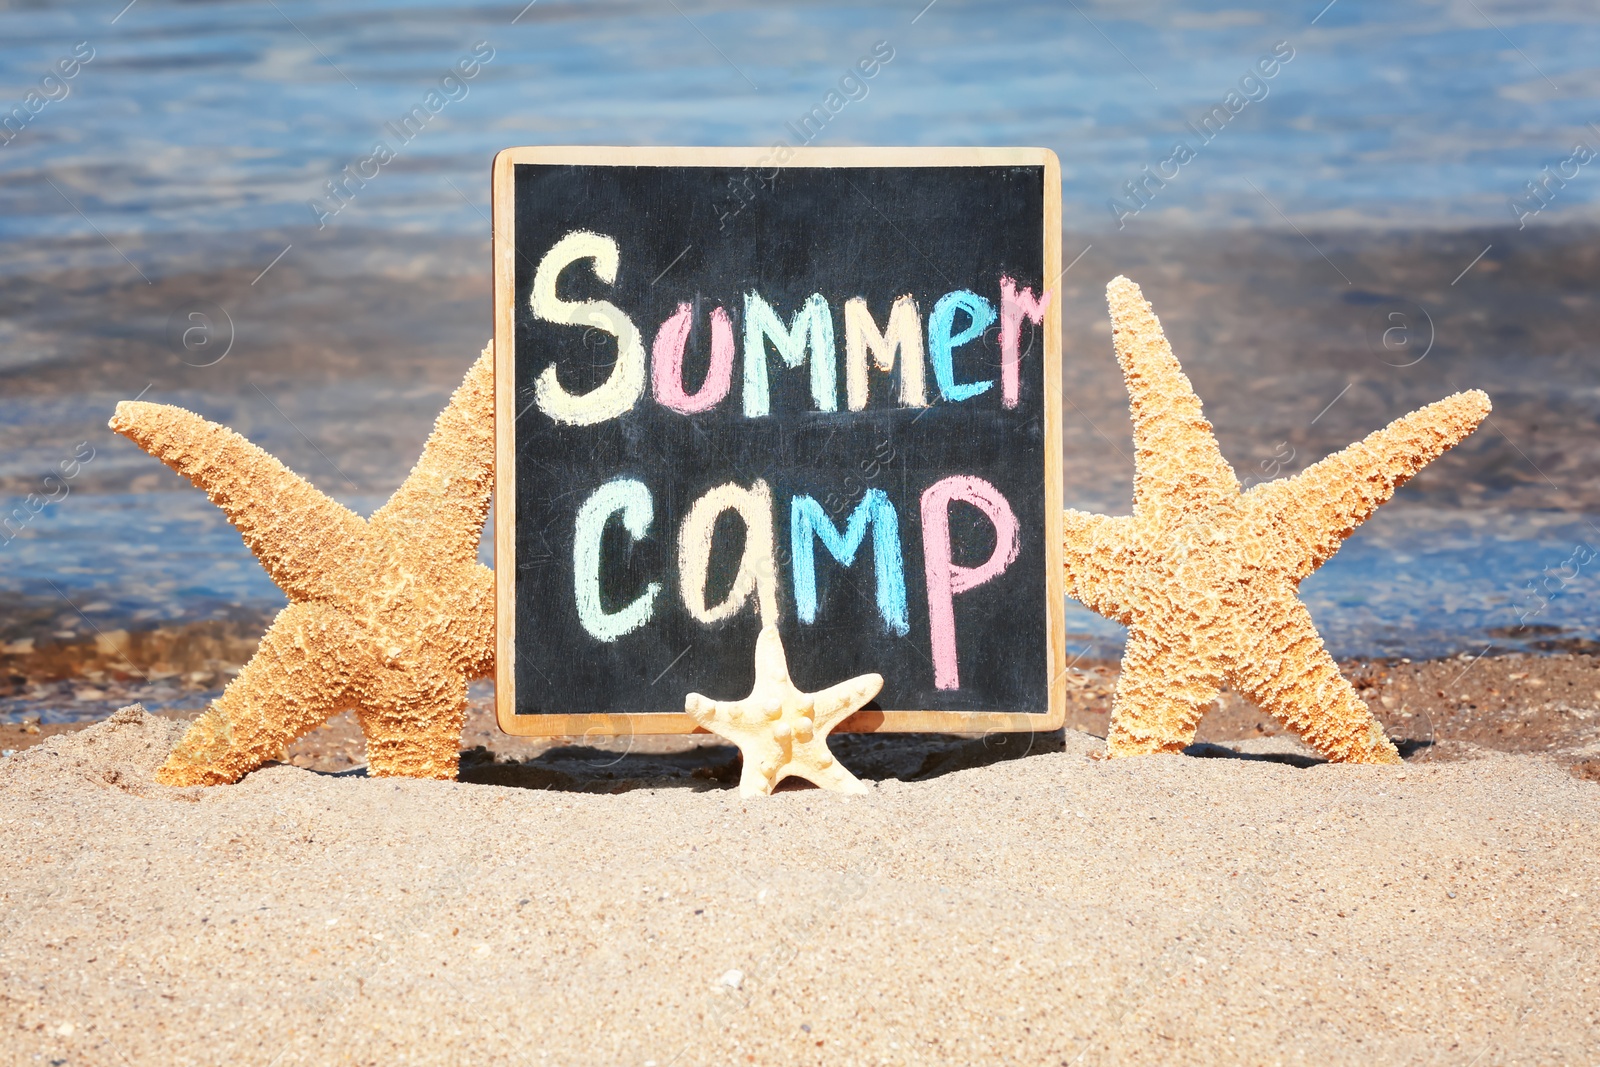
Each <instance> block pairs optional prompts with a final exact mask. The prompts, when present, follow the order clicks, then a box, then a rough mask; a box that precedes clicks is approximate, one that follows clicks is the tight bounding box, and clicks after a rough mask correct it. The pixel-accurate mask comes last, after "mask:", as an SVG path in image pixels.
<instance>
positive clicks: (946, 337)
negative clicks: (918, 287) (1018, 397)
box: [928, 289, 994, 401]
mask: <svg viewBox="0 0 1600 1067" xmlns="http://www.w3.org/2000/svg"><path fill="white" fill-rule="evenodd" d="M958 309H959V310H961V311H965V312H966V313H967V318H968V319H969V320H971V321H970V322H968V324H967V328H966V329H964V330H962V331H961V332H960V333H956V334H952V333H951V332H950V328H951V327H952V326H954V325H955V319H956V311H957V310H958ZM993 321H994V305H993V304H991V303H989V301H987V300H985V299H984V298H983V297H981V296H979V295H978V294H977V293H974V292H973V291H972V290H970V289H957V290H956V291H955V292H953V293H946V294H944V295H943V296H941V297H940V298H939V302H938V303H937V304H935V305H934V306H933V314H932V315H929V316H928V358H929V362H931V363H932V364H933V377H934V380H935V381H937V382H938V383H939V395H940V396H942V397H944V398H945V399H946V400H951V401H955V400H971V399H972V398H973V397H975V396H978V395H979V394H981V393H987V392H988V391H989V390H990V389H992V388H993V387H994V379H993V378H991V379H989V380H988V381H986V382H968V383H967V384H965V385H957V384H956V371H955V366H954V365H953V364H952V363H951V361H950V353H951V351H952V350H954V349H957V348H960V347H961V346H962V345H964V344H966V343H967V342H968V341H973V340H976V339H977V338H979V337H982V336H983V331H984V330H987V329H988V328H989V324H990V323H991V322H993Z"/></svg>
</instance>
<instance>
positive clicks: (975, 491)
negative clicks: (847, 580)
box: [572, 474, 1021, 689]
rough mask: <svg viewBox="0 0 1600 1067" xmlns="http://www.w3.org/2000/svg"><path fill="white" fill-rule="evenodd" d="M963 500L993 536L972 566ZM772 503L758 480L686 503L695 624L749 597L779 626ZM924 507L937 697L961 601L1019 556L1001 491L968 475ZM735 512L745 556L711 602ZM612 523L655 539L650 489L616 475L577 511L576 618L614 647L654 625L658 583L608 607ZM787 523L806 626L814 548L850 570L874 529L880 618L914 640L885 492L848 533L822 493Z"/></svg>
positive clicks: (944, 486) (948, 667) (869, 499)
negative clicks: (967, 560) (958, 539)
mask: <svg viewBox="0 0 1600 1067" xmlns="http://www.w3.org/2000/svg"><path fill="white" fill-rule="evenodd" d="M958 501H959V502H961V503H965V504H970V505H971V506H972V507H974V508H976V509H977V510H978V511H979V512H980V513H981V514H982V515H983V516H984V518H985V519H987V520H988V522H989V523H990V525H991V526H993V528H994V550H993V552H991V553H990V555H989V558H988V559H987V560H985V561H984V562H983V563H982V564H980V565H979V566H976V567H966V566H962V565H960V564H958V563H956V562H954V560H953V558H952V551H951V543H950V508H951V505H952V504H955V503H956V502H958ZM773 504H774V501H773V496H772V491H771V489H770V488H769V487H768V486H767V483H766V482H765V481H762V480H760V479H757V480H756V481H755V482H754V483H753V484H752V485H750V486H749V487H748V488H747V487H745V486H741V485H739V484H738V483H736V482H728V483H725V484H723V485H719V486H716V487H715V488H713V489H709V490H707V491H706V492H705V493H703V494H702V495H701V496H700V497H699V499H697V500H695V501H694V503H693V504H691V505H690V507H689V510H688V512H687V514H685V516H684V519H683V523H682V525H681V526H680V527H679V530H678V553H677V564H678V588H679V595H680V596H681V598H682V600H683V606H684V608H685V610H687V611H688V613H689V615H690V616H691V617H692V618H694V619H695V621H697V622H700V623H703V624H705V625H708V626H709V625H714V624H716V623H719V622H721V621H722V620H724V619H727V618H730V617H732V616H733V615H736V614H738V613H739V612H740V611H742V610H744V609H745V608H746V607H747V606H748V605H749V604H750V603H751V601H754V603H755V607H756V610H757V611H758V612H759V613H760V616H761V622H762V625H764V626H765V625H768V624H770V623H776V622H777V621H778V583H779V581H780V580H781V577H780V575H779V573H778V564H777V563H776V561H775V556H774V549H775V547H776V545H775V538H774V534H773V528H774V522H773V519H774V509H773ZM919 511H920V512H921V515H920V518H921V521H922V558H923V571H924V575H923V576H924V578H925V579H926V587H927V595H928V621H929V645H930V650H931V653H932V655H931V659H932V661H933V679H934V685H935V686H936V687H937V688H939V689H959V688H961V673H960V669H959V664H958V656H957V653H956V616H955V598H956V596H957V595H958V594H960V593H964V592H967V591H968V590H971V589H976V588H977V587H978V586H980V585H983V584H984V583H985V582H988V581H991V580H993V579H994V578H997V577H998V576H999V575H1001V574H1003V573H1004V572H1005V570H1006V568H1007V567H1009V566H1010V565H1011V564H1012V562H1014V561H1015V560H1016V558H1017V554H1018V552H1019V551H1020V549H1021V539H1020V533H1021V530H1020V526H1019V524H1018V522H1017V518H1016V515H1015V513H1014V512H1013V511H1012V509H1011V505H1010V504H1009V503H1007V502H1006V498H1005V497H1004V496H1002V495H1001V493H1000V491H999V490H998V489H996V488H995V487H994V486H993V485H991V484H989V483H988V482H986V481H984V480H983V479H982V478H977V477H973V476H972V475H965V474H958V475H952V476H949V477H946V478H941V479H940V480H938V481H936V482H934V483H933V484H932V485H929V486H928V487H927V488H926V489H924V490H923V492H922V497H921V501H920V506H919ZM727 512H732V513H734V514H735V515H737V516H738V518H739V519H740V521H741V522H742V523H743V524H744V548H743V551H742V555H741V556H740V558H739V566H738V569H737V570H736V572H735V574H734V579H733V584H732V585H731V586H730V587H729V589H728V593H727V595H726V596H725V597H724V598H723V599H722V601H721V602H720V603H717V604H708V603H706V586H707V581H708V578H709V575H710V569H711V548H712V536H713V534H714V532H715V531H716V528H717V522H718V520H719V519H720V518H721V516H722V515H723V514H724V513H727ZM613 517H615V518H616V519H618V520H620V522H621V524H622V526H623V528H624V529H626V530H627V532H628V535H629V536H630V537H632V538H633V539H634V540H635V541H639V540H642V539H644V538H645V537H648V536H649V535H650V527H651V524H652V523H653V522H654V521H655V501H654V499H653V498H652V496H651V494H650V488H649V487H648V486H647V485H645V484H644V483H643V482H641V481H639V480H638V479H636V478H615V479H612V480H611V481H608V482H606V483H605V484H603V485H601V486H599V487H598V488H597V489H595V490H594V491H593V492H592V493H590V494H589V496H588V497H587V498H586V499H585V500H584V502H583V503H582V504H581V505H580V506H579V508H578V517H577V524H576V528H575V530H574V536H573V550H572V557H573V558H572V563H573V570H572V573H573V585H574V594H575V597H576V602H577V609H578V619H579V621H580V622H581V623H582V624H583V628H584V629H585V630H587V631H588V632H589V634H590V635H591V636H592V637H594V638H596V639H597V640H600V641H606V642H610V641H615V640H617V639H618V638H620V637H622V636H624V635H626V634H630V633H632V632H634V631H635V630H638V629H639V628H640V627H642V626H644V625H645V624H646V623H648V622H649V621H650V619H651V617H652V616H653V615H654V614H655V610H656V601H657V598H658V597H659V596H660V594H661V589H662V585H661V583H660V582H650V583H649V584H648V585H647V586H646V587H645V589H644V591H643V592H642V593H640V594H639V595H638V596H637V597H635V598H634V599H633V600H632V601H631V602H630V603H628V604H627V605H625V606H624V607H621V608H619V609H617V610H615V611H607V610H605V607H604V606H603V605H602V602H601V588H602V585H603V568H604V566H605V560H604V558H603V555H602V552H601V540H602V537H603V535H604V533H605V529H606V525H607V524H608V523H609V522H610V521H611V520H612V519H613ZM787 518H788V533H789V552H788V559H789V575H788V578H789V581H790V582H791V583H792V585H793V592H794V603H795V605H796V611H797V614H798V615H799V617H800V621H801V622H802V623H804V624H806V625H811V624H814V623H816V621H817V617H818V613H819V605H818V603H817V562H818V553H817V547H818V546H819V545H820V546H821V547H822V548H823V549H825V550H826V551H827V554H828V556H829V557H831V558H832V559H833V561H834V562H835V563H837V564H839V565H840V566H842V567H850V566H852V565H854V563H855V560H856V556H857V554H858V553H859V552H860V550H861V547H862V545H863V544H864V543H865V542H866V539H867V533H868V531H869V529H870V531H871V533H872V555H873V571H874V576H875V579H876V587H877V588H876V599H877V610H878V615H879V617H880V619H881V621H882V623H883V625H884V628H885V629H886V630H887V631H889V632H891V633H895V634H899V635H901V636H905V635H906V634H908V633H909V632H910V630H911V624H910V619H909V618H908V606H907V598H906V576H905V553H904V552H903V550H902V548H901V540H900V517H899V515H898V514H896V512H895V507H894V503H893V501H891V500H890V499H889V496H888V494H887V493H885V492H884V491H883V490H882V489H868V490H867V491H866V492H865V493H864V494H863V495H862V497H861V501H860V503H859V504H857V505H856V508H855V510H854V511H853V512H852V513H851V514H850V517H849V518H848V519H846V520H845V522H844V528H843V529H840V528H839V527H838V526H836V525H834V523H833V520H832V519H830V518H829V517H828V513H827V512H826V511H824V510H823V507H822V505H821V504H820V503H818V502H817V500H816V498H815V497H812V496H810V495H807V494H797V495H795V496H794V497H793V498H792V499H791V500H790V501H789V508H788V515H787Z"/></svg>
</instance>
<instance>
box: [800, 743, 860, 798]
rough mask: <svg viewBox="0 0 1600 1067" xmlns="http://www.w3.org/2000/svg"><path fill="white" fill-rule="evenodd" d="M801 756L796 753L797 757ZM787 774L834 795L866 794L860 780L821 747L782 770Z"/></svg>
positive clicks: (824, 747)
mask: <svg viewBox="0 0 1600 1067" xmlns="http://www.w3.org/2000/svg"><path fill="white" fill-rule="evenodd" d="M800 755H801V754H800V753H796V756H797V757H799V756H800ZM784 771H785V772H786V773H788V774H792V775H795V776H796V777H799V778H804V779H805V780H806V781H808V782H810V783H811V784H813V785H815V786H818V787H819V788H822V789H831V790H833V791H834V792H835V793H846V794H850V795H852V796H860V795H862V794H863V793H866V792H867V791H868V790H867V785H866V783H865V782H863V781H862V780H861V779H859V778H857V777H856V776H855V775H853V774H851V773H850V772H849V771H847V770H846V769H845V767H844V764H842V763H840V762H839V761H838V760H836V759H834V758H833V753H831V752H829V751H828V750H827V748H826V746H823V747H822V749H821V751H820V752H807V753H805V758H804V759H799V758H797V759H796V760H795V761H794V762H792V763H790V764H789V765H788V766H787V767H785V768H784Z"/></svg>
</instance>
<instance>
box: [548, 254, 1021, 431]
mask: <svg viewBox="0 0 1600 1067" xmlns="http://www.w3.org/2000/svg"><path fill="white" fill-rule="evenodd" d="M583 261H589V262H591V263H592V264H593V269H594V272H595V275H596V276H597V277H598V278H599V279H600V280H601V281H602V282H604V283H605V284H607V285H611V284H613V283H614V282H615V281H616V277H617V268H618V266H619V265H620V261H621V252H620V250H619V249H618V247H617V242H616V240H615V239H613V238H611V237H606V236H603V235H601V234H597V233H589V232H587V231H583V230H580V231H577V232H575V233H570V234H568V235H567V236H565V237H563V238H562V239H561V240H559V241H557V242H556V243H555V245H554V246H553V247H552V248H551V249H550V251H549V252H547V253H545V255H544V258H543V259H542V260H540V262H539V266H538V268H537V270H536V271H535V273H534V279H533V291H532V293H531V294H530V296H529V302H530V303H531V305H532V309H533V314H534V317H535V318H538V319H542V320H544V321H546V322H552V323H557V324H561V325H569V326H586V327H589V328H591V329H599V330H603V331H604V332H606V333H609V334H611V335H612V336H613V337H615V338H616V339H617V360H616V363H615V364H614V365H613V366H612V369H611V373H610V375H609V377H607V379H606V380H605V381H604V382H602V383H601V384H600V385H597V386H596V387H595V388H593V389H591V390H590V391H589V392H587V393H583V394H581V395H577V396H574V395H573V394H571V393H569V392H567V390H566V389H565V387H563V386H562V384H561V382H560V379H559V378H558V377H557V376H556V367H555V364H553V363H552V364H550V365H549V366H547V367H545V369H544V371H543V372H542V373H540V375H539V377H538V379H537V380H536V381H535V382H534V399H535V401H536V402H537V403H538V406H539V410H540V411H542V412H544V413H545V414H546V415H548V416H549V417H550V418H551V419H553V420H554V421H556V422H558V423H565V424H568V425H573V426H592V425H594V424H596V423H600V422H605V421H606V420H608V419H614V418H616V417H617V416H619V415H622V414H624V413H626V412H628V411H631V410H632V409H633V407H634V405H636V404H637V403H638V402H639V401H640V400H641V399H642V398H643V397H644V391H645V383H646V379H647V378H648V379H649V382H650V384H651V391H652V394H653V396H654V397H655V400H656V402H657V403H658V404H660V405H662V406H663V407H666V408H668V409H670V410H672V411H676V412H680V413H682V414H685V415H693V414H696V413H699V412H704V411H711V410H713V409H715V408H716V407H717V406H718V405H720V404H721V403H722V402H723V401H724V400H726V399H727V398H728V395H729V393H730V392H731V391H732V389H733V376H734V356H735V342H734V330H733V320H732V319H731V318H730V317H729V315H728V312H727V309H726V308H723V307H721V306H718V307H716V308H713V309H712V311H711V359H710V367H709V369H708V370H707V372H706V376H705V380H704V381H703V382H702V383H701V385H700V388H699V389H697V390H695V391H694V392H690V391H689V390H688V388H687V387H686V385H685V383H684V376H683V355H684V348H685V346H686V345H687V343H688V339H689V329H690V326H691V324H692V321H693V308H692V306H691V305H690V304H688V303H682V304H679V305H678V307H677V310H676V311H675V312H674V313H673V314H672V315H670V316H668V318H667V320H666V321H665V322H663V323H662V324H661V325H660V327H659V328H658V329H657V330H656V335H655V341H654V343H653V344H652V345H651V348H650V353H649V358H648V360H647V358H646V354H645V347H644V339H643V338H642V337H641V336H640V333H639V328H638V327H637V326H636V325H635V324H634V322H633V320H632V319H631V318H629V317H628V315H627V314H626V313H625V312H623V311H622V310H621V309H620V308H618V307H617V306H616V305H615V304H612V303H611V302H610V301H607V300H563V299H561V298H560V297H559V296H557V295H556V279H557V278H558V277H559V276H560V275H561V272H562V271H563V270H565V269H566V268H567V267H568V266H570V265H572V264H573V263H578V262H583ZM1049 304H1050V294H1049V293H1048V292H1046V293H1045V294H1044V295H1042V296H1035V295H1034V292H1033V290H1032V289H1029V288H1027V287H1018V285H1017V283H1016V282H1015V281H1013V280H1012V279H1011V278H1009V277H1005V276H1002V277H1001V278H1000V310H999V312H998V314H997V313H996V311H995V306H994V304H993V303H992V302H991V301H990V300H989V299H987V298H986V297H982V296H979V295H978V294H977V293H974V292H972V291H971V290H969V289H957V290H955V291H954V292H950V293H946V294H945V295H944V296H942V297H940V298H939V299H938V301H937V302H935V304H934V305H933V310H932V312H931V313H930V314H929V315H928V324H927V338H926V345H924V339H923V332H922V320H921V316H920V312H919V311H918V309H917V304H916V301H915V300H913V299H912V298H911V297H910V296H909V295H907V296H900V297H897V298H895V300H894V301H893V302H892V304H891V306H890V307H889V310H888V318H887V320H886V322H885V325H884V327H883V328H881V329H880V328H879V326H878V322H877V320H876V319H875V318H874V317H873V313H872V311H871V310H870V309H869V308H868V306H867V301H866V300H865V299H863V298H862V297H854V298H852V299H850V300H848V301H846V302H845V305H844V358H845V373H844V377H845V400H846V403H847V404H848V405H849V408H850V410H851V411H860V410H862V409H863V408H865V407H866V406H867V389H868V376H869V371H870V370H871V369H874V368H875V369H876V370H878V371H879V372H882V373H885V374H887V373H889V372H891V371H893V370H894V368H895V364H896V362H897V361H898V362H899V365H900V390H899V402H900V404H902V405H903V406H906V407H925V406H927V404H928V388H927V370H928V369H929V368H931V369H932V371H933V380H934V385H935V387H936V388H937V389H938V395H939V399H941V400H944V401H947V402H952V403H958V402H961V401H965V400H971V399H973V398H974V397H978V396H982V395H983V394H985V393H987V392H989V391H990V390H991V389H992V388H993V387H994V386H995V384H996V382H995V380H994V379H987V380H980V381H968V382H958V381H956V373H955V361H954V353H955V351H956V349H958V348H960V347H961V346H962V345H965V344H968V343H969V342H972V341H976V340H978V339H979V338H981V337H983V335H984V332H985V331H987V330H988V329H989V327H990V326H991V325H993V324H994V322H995V319H996V318H997V317H998V318H999V321H1000V378H999V385H1000V402H1001V405H1002V406H1004V407H1006V408H1015V407H1016V406H1017V403H1018V401H1019V398H1020V395H1021V373H1020V370H1019V365H1020V363H1021V356H1020V354H1019V339H1020V337H1021V332H1022V320H1023V319H1027V320H1028V321H1029V322H1031V323H1033V324H1034V325H1036V326H1038V325H1042V324H1043V322H1044V314H1045V309H1046V308H1047V307H1049ZM742 319H743V323H744V331H743V332H744V345H743V361H742V362H743V403H744V413H745V415H747V416H749V417H750V418H760V417H762V416H764V415H768V414H770V413H771V404H770V393H769V388H768V377H767V371H768V367H767V359H768V356H767V347H768V346H769V345H770V346H771V347H772V349H773V350H775V351H776V352H777V354H778V356H779V357H780V358H781V359H782V360H783V363H784V365H785V366H786V367H789V368H791V369H799V368H800V367H801V366H803V365H805V364H806V363H807V361H808V360H809V363H810V382H811V398H812V402H813V403H814V404H815V405H816V409H817V410H818V411H838V410H839V355H838V351H837V347H836V344H835V337H836V334H835V332H834V327H835V323H834V316H833V309H832V308H831V307H830V306H829V304H828V301H827V299H826V298H825V297H823V295H822V294H821V293H813V294H811V296H810V297H808V298H807V299H806V300H805V302H804V303H803V304H802V305H801V306H800V308H798V309H797V310H795V311H794V313H793V314H792V315H790V316H789V319H788V321H787V322H785V321H784V319H783V317H782V315H780V314H779V312H778V310H777V309H776V308H774V307H772V305H771V304H769V303H768V302H767V300H766V299H765V298H764V297H762V295H761V294H760V293H757V292H753V291H752V292H748V293H746V294H744V308H743V315H742ZM647 372H648V373H647Z"/></svg>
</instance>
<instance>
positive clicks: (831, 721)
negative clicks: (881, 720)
mask: <svg viewBox="0 0 1600 1067" xmlns="http://www.w3.org/2000/svg"><path fill="white" fill-rule="evenodd" d="M882 688H883V675H881V674H863V675H861V676H860V677H857V678H851V679H849V680H848V681H843V682H840V683H839V684H838V685H830V686H829V687H828V688H826V689H824V690H822V691H821V692H820V693H813V694H811V702H812V708H813V709H814V710H813V721H814V722H815V723H816V724H817V726H816V730H817V733H819V734H823V735H826V734H827V733H828V731H829V730H832V729H833V728H834V727H835V726H838V725H839V724H840V723H841V722H844V720H846V719H848V718H849V717H850V716H852V715H854V714H855V713H856V712H858V711H860V710H861V708H862V707H863V706H864V705H865V704H866V703H867V702H868V701H870V700H871V699H872V698H873V697H875V696H877V695H878V691H879V690H880V689H882ZM818 784H819V785H820V784H821V783H820V782H819V783H818Z"/></svg>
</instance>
